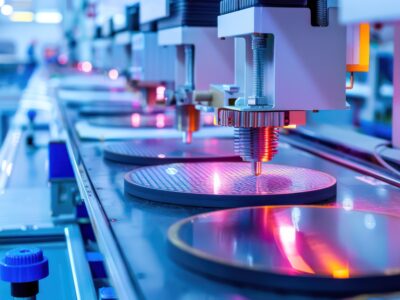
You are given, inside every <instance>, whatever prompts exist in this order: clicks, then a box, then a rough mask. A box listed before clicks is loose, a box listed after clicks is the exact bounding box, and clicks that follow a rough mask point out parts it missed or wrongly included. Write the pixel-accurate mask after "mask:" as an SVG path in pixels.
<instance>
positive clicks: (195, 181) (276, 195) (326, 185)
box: [125, 162, 336, 207]
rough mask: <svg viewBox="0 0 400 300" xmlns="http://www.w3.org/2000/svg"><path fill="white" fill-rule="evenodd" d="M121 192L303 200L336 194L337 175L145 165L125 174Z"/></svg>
mask: <svg viewBox="0 0 400 300" xmlns="http://www.w3.org/2000/svg"><path fill="white" fill-rule="evenodd" d="M125 192H127V193H129V194H132V195H134V196H138V197H141V198H144V199H148V200H153V201H159V202H167V203H174V204H181V205H193V206H203V207H238V206H250V205H266V204H308V203H316V202H320V201H325V200H328V199H329V198H331V197H333V196H335V194H336V179H335V178H334V177H332V176H330V175H328V174H326V173H323V172H319V171H314V170H311V169H305V168H296V167H291V166H284V165H272V164H265V173H264V174H262V175H260V176H254V175H253V174H252V173H251V168H250V166H249V164H248V163H241V162H236V163H235V162H231V163H193V164H171V165H161V166H154V167H145V168H140V169H137V170H134V171H132V172H130V173H128V174H127V175H126V176H125Z"/></svg>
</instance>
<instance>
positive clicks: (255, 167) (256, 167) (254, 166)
mask: <svg viewBox="0 0 400 300" xmlns="http://www.w3.org/2000/svg"><path fill="white" fill-rule="evenodd" d="M251 171H252V173H253V175H254V176H259V175H261V173H262V162H261V161H253V162H251Z"/></svg>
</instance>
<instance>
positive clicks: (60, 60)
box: [57, 54, 68, 65]
mask: <svg viewBox="0 0 400 300" xmlns="http://www.w3.org/2000/svg"><path fill="white" fill-rule="evenodd" d="M57 60H58V63H59V64H60V65H66V64H67V63H68V56H67V55H66V54H60V55H59V56H58V59H57Z"/></svg>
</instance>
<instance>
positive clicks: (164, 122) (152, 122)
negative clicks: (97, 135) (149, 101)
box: [88, 113, 174, 128]
mask: <svg viewBox="0 0 400 300" xmlns="http://www.w3.org/2000/svg"><path fill="white" fill-rule="evenodd" d="M88 122H89V124H90V125H93V126H104V127H117V128H121V127H122V128H171V127H173V125H174V116H173V115H170V114H164V113H159V114H152V115H143V114H140V113H133V114H132V115H130V116H118V117H93V118H90V119H89V120H88Z"/></svg>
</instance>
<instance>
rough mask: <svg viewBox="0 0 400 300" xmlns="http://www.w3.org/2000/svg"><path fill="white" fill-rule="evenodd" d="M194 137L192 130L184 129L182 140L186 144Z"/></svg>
mask: <svg viewBox="0 0 400 300" xmlns="http://www.w3.org/2000/svg"><path fill="white" fill-rule="evenodd" d="M192 139H193V132H192V131H183V132H182V142H183V143H184V144H191V143H192Z"/></svg>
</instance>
